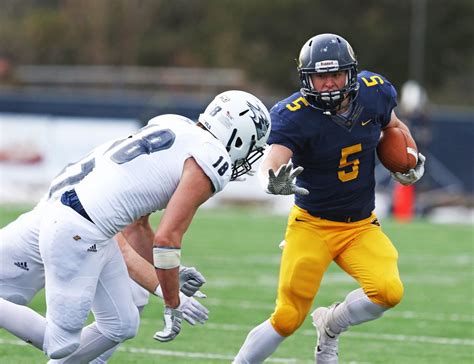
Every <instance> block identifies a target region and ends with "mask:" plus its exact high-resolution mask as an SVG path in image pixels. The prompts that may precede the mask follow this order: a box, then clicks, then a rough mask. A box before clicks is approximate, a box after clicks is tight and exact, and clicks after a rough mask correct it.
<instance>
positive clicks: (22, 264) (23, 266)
mask: <svg viewBox="0 0 474 364" xmlns="http://www.w3.org/2000/svg"><path fill="white" fill-rule="evenodd" d="M13 264H15V265H16V266H17V267H18V268H21V269H23V270H26V271H28V270H30V268H28V263H27V262H15V263H13Z"/></svg>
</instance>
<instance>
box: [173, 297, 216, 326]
mask: <svg viewBox="0 0 474 364" xmlns="http://www.w3.org/2000/svg"><path fill="white" fill-rule="evenodd" d="M179 299H180V304H179V307H178V308H179V310H180V311H182V312H183V318H184V319H185V320H186V321H187V322H188V323H189V324H190V325H192V326H194V325H196V323H200V324H201V325H204V324H205V323H206V321H207V319H208V318H209V316H208V315H209V310H208V309H207V308H206V307H205V306H204V305H202V304H201V303H199V302H198V301H197V300H196V299H195V298H193V297H188V296H185V295H184V294H182V293H180V295H179Z"/></svg>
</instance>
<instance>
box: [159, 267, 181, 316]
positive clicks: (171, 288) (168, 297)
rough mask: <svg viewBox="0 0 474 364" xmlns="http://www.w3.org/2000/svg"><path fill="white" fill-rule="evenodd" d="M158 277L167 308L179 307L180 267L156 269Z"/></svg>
mask: <svg viewBox="0 0 474 364" xmlns="http://www.w3.org/2000/svg"><path fill="white" fill-rule="evenodd" d="M156 275H157V277H158V280H159V281H160V282H162V283H161V285H160V287H161V291H162V293H163V300H164V301H165V305H166V307H171V308H176V307H178V306H179V267H176V268H171V269H156Z"/></svg>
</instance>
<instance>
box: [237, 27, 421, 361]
mask: <svg viewBox="0 0 474 364" xmlns="http://www.w3.org/2000/svg"><path fill="white" fill-rule="evenodd" d="M298 73H299V76H300V80H301V85H302V88H301V90H300V91H298V92H295V93H294V94H293V95H291V96H290V97H288V98H286V99H284V100H282V101H280V102H278V103H277V104H276V105H275V106H274V107H273V108H272V110H271V118H272V131H271V134H270V137H269V139H268V144H270V147H269V148H270V150H269V152H268V155H267V156H266V158H265V160H264V161H263V162H262V164H261V166H260V171H259V177H260V180H261V182H262V184H263V186H264V188H265V190H266V191H267V192H268V193H271V194H275V195H289V194H295V205H294V207H293V208H292V210H291V213H290V215H289V218H288V226H287V230H286V234H285V240H284V242H285V243H284V248H283V254H282V258H281V266H280V276H279V283H278V297H277V304H276V307H275V310H274V312H273V314H272V315H271V317H270V318H269V319H268V320H266V321H265V322H263V323H262V324H260V325H259V326H257V327H256V328H254V329H253V330H252V331H251V332H250V333H249V334H248V336H247V339H246V341H245V342H244V344H243V346H242V348H241V349H240V351H239V353H238V354H237V356H236V358H235V360H234V363H238V364H243V363H245V364H249V363H261V362H262V361H263V360H265V359H266V358H267V357H269V356H270V355H271V354H272V353H273V352H274V351H275V350H276V348H277V347H278V345H279V344H280V343H281V342H282V341H283V340H284V339H285V338H286V337H288V336H290V335H291V334H293V333H294V332H295V330H297V329H298V328H299V327H300V325H301V324H302V323H303V321H304V319H305V317H306V315H307V314H308V312H309V311H310V309H311V305H312V302H313V299H314V297H315V296H316V294H317V292H318V290H319V286H320V283H321V279H322V278H323V275H324V272H325V271H326V269H327V268H328V266H329V264H330V263H331V262H332V261H335V262H336V263H337V264H338V265H339V266H340V267H341V268H342V269H343V270H344V271H346V272H347V273H348V274H349V275H350V276H352V277H353V278H354V279H355V280H357V282H358V283H359V284H360V286H361V288H359V289H356V290H354V291H352V292H350V293H349V294H348V295H347V296H346V297H345V299H344V301H343V302H342V303H336V304H333V305H332V306H330V307H320V308H317V309H316V310H315V311H314V312H313V313H312V318H313V324H314V326H315V327H316V329H317V334H318V341H317V344H316V349H315V357H316V362H317V363H318V364H335V363H338V338H339V335H340V334H341V333H342V332H343V331H346V330H347V329H348V327H349V326H351V325H357V324H361V323H363V322H366V321H370V320H374V319H377V318H379V317H381V316H382V314H383V313H384V312H385V311H386V310H388V309H389V308H392V307H394V306H395V305H397V304H398V303H399V302H400V300H401V299H402V296H403V284H402V282H401V280H400V276H399V272H398V267H397V259H398V253H397V250H396V249H395V247H394V246H393V244H392V243H391V241H390V239H389V238H388V237H387V236H386V235H385V234H384V233H383V231H382V229H381V227H380V224H379V222H378V220H377V217H376V216H375V214H374V212H373V210H374V208H375V193H374V187H375V178H374V168H375V149H376V146H377V143H378V140H379V138H380V134H381V131H382V130H383V129H385V128H401V129H403V130H406V131H408V132H409V129H408V127H407V126H406V125H405V124H404V123H403V122H402V121H400V120H399V119H398V118H397V116H396V114H395V112H394V111H393V109H394V108H395V106H396V105H397V101H396V99H397V93H396V91H395V89H394V87H393V86H392V84H391V83H390V82H389V81H388V80H387V79H386V78H384V77H383V76H381V75H379V74H376V73H373V72H369V71H362V72H361V73H359V74H358V73H357V60H356V58H355V55H354V52H353V50H352V48H351V46H350V44H349V43H348V42H347V41H346V40H345V39H344V38H342V37H340V36H338V35H335V34H320V35H317V36H315V37H313V38H311V39H309V40H308V41H307V42H306V44H305V45H304V46H303V48H302V49H301V52H300V56H299V64H298ZM424 161H425V157H424V156H423V155H422V154H419V155H418V162H417V165H416V167H415V168H414V169H412V170H410V171H409V172H407V173H406V174H401V173H396V174H392V176H393V178H394V179H395V180H397V181H399V182H400V183H403V184H405V185H408V184H413V183H415V182H416V181H417V180H418V179H420V178H421V177H422V175H423V172H424ZM275 171H276V172H275ZM295 177H297V178H296V183H294V179H295Z"/></svg>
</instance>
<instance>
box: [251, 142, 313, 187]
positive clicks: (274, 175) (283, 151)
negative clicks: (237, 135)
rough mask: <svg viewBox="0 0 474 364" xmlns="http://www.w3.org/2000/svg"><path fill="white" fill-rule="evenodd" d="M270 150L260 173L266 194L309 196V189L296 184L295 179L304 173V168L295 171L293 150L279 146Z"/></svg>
mask: <svg viewBox="0 0 474 364" xmlns="http://www.w3.org/2000/svg"><path fill="white" fill-rule="evenodd" d="M268 149H269V151H268V153H267V155H266V156H265V157H264V160H263V161H262V163H261V164H260V168H259V172H258V177H259V180H260V184H261V185H262V187H263V189H264V190H265V192H267V193H270V194H273V195H292V194H297V195H307V194H308V193H309V191H308V190H307V189H305V188H302V187H298V186H297V185H296V184H295V183H294V179H295V178H296V177H297V176H298V175H299V174H300V173H301V172H303V167H297V168H294V169H293V163H292V162H291V161H290V159H291V157H292V156H293V152H292V151H291V149H289V148H287V147H285V146H283V145H279V144H272V145H271V146H270V147H269V148H268ZM275 171H276V172H275Z"/></svg>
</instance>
